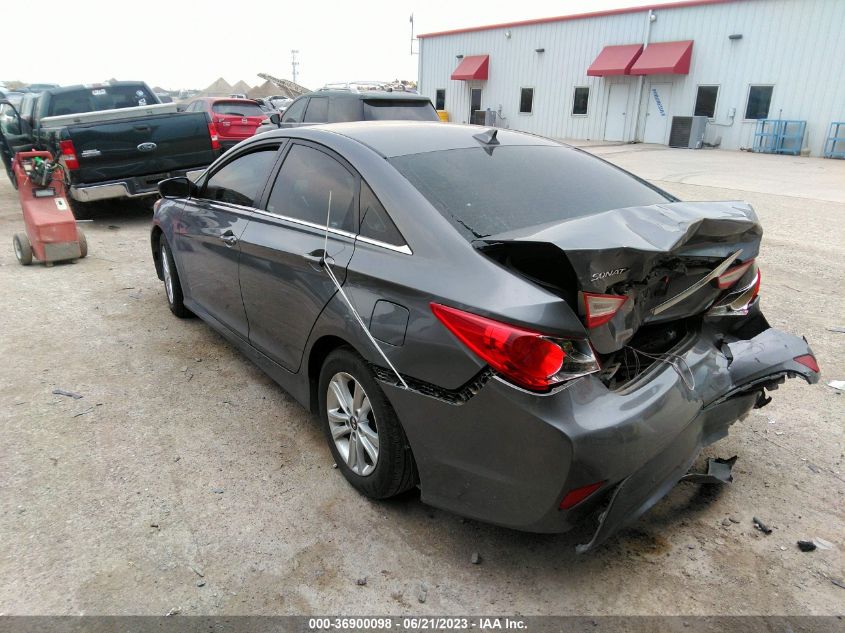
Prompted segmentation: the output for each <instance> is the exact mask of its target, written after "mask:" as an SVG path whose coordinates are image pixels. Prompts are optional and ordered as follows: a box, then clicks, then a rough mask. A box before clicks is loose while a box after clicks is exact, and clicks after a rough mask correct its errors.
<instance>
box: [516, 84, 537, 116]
mask: <svg viewBox="0 0 845 633" xmlns="http://www.w3.org/2000/svg"><path fill="white" fill-rule="evenodd" d="M533 111H534V88H520V90H519V113H520V114H531V113H532V112H533Z"/></svg>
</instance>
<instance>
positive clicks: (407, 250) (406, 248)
mask: <svg viewBox="0 0 845 633" xmlns="http://www.w3.org/2000/svg"><path fill="white" fill-rule="evenodd" d="M358 241H359V242H364V243H365V244H370V245H372V246H378V247H380V248H386V249H388V250H391V251H395V252H397V253H402V254H404V255H413V254H414V252H413V251H412V250H411V247H410V246H408V245H407V244H402V246H397V245H396V244H389V243H388V242H382V241H381V240H374V239H373V238H371V237H364V236H362V235H360V234H359V235H358Z"/></svg>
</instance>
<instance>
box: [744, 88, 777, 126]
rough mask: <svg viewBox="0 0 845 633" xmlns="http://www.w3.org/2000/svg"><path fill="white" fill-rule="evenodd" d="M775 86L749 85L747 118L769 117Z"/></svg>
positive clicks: (746, 108)
mask: <svg viewBox="0 0 845 633" xmlns="http://www.w3.org/2000/svg"><path fill="white" fill-rule="evenodd" d="M773 90H774V86H749V88H748V104H747V105H746V106H745V118H746V119H768V118H769V106H770V105H771V103H772V91H773Z"/></svg>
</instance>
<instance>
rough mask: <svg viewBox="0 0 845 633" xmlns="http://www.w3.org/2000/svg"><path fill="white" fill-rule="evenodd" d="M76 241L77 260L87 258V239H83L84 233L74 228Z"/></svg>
mask: <svg viewBox="0 0 845 633" xmlns="http://www.w3.org/2000/svg"><path fill="white" fill-rule="evenodd" d="M76 239H77V240H78V241H79V253H80V255H79V258H80V259H82V258H84V257H87V256H88V238H86V237H85V233H83V232H82V229H80V228H79V227H76Z"/></svg>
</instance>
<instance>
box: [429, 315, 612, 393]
mask: <svg viewBox="0 0 845 633" xmlns="http://www.w3.org/2000/svg"><path fill="white" fill-rule="evenodd" d="M431 311H432V312H433V313H434V316H436V317H437V319H438V320H439V321H440V322H441V323H442V324H443V325H445V326H446V328H447V329H448V330H449V331H450V332H451V333H452V334H454V335H455V336H456V337H457V338H458V340H459V341H461V342H462V343H463V344H464V345H466V346H467V347H468V348H469V349H470V350H472V351H473V352H474V353H475V354H476V355H477V356H479V357H480V358H481V359H482V360H484V361H485V362H486V363H487V364H488V365H490V367H492V368H493V370H494V371H496V372H497V373H498V374H500V375H501V376H502V377H504V378H506V379H508V380H509V381H511V382H512V383H514V384H515V385H517V386H519V387H522V388H524V389H528V390H531V391H541V392H542V391H548V390H549V389H550V388H552V387H554V386H555V385H559V384H560V383H563V382H565V381H567V380H572V379H574V378H579V377H581V376H584V375H586V374H591V373H593V372H596V371H598V370H599V365H598V362H597V361H596V358H595V356H594V355H593V350H592V348H591V347H590V344H589V343H588V342H587V341H586V340H585V339H563V338H555V337H552V336H547V335H545V334H542V333H540V332H535V331H533V330H527V329H524V328H520V327H516V326H513V325H510V324H507V323H501V322H499V321H494V320H493V319H488V318H486V317H482V316H479V315H477V314H472V313H470V312H464V311H463V310H458V309H457V308H451V307H449V306H444V305H441V304H439V303H432V304H431Z"/></svg>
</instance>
